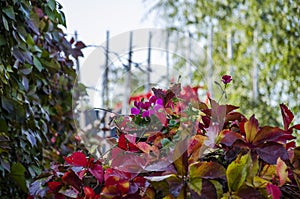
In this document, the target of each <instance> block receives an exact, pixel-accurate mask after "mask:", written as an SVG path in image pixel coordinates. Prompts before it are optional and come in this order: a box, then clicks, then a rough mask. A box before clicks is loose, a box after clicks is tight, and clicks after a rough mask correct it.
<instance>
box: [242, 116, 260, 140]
mask: <svg viewBox="0 0 300 199" xmlns="http://www.w3.org/2000/svg"><path fill="white" fill-rule="evenodd" d="M244 129H245V134H246V140H247V142H250V143H251V142H253V141H254V138H255V136H256V134H257V132H258V130H259V127H258V121H257V119H256V118H255V116H254V115H252V116H251V118H250V119H249V120H248V121H247V122H245V124H244Z"/></svg>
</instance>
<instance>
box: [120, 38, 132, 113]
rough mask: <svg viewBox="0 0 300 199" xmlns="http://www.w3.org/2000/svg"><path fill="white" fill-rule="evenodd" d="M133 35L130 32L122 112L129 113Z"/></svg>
mask: <svg viewBox="0 0 300 199" xmlns="http://www.w3.org/2000/svg"><path fill="white" fill-rule="evenodd" d="M132 37H133V32H130V35H129V52H128V65H127V66H126V76H125V88H124V89H125V90H124V98H123V105H122V113H123V114H128V109H129V104H128V102H129V98H130V93H131V74H130V73H131V64H132Z"/></svg>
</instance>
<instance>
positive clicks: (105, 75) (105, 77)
mask: <svg viewBox="0 0 300 199" xmlns="http://www.w3.org/2000/svg"><path fill="white" fill-rule="evenodd" d="M108 56H109V31H106V47H105V65H104V73H103V82H102V85H103V89H102V106H103V107H104V108H106V109H107V108H108V101H109V96H108V73H109V66H108V60H109V57H108Z"/></svg>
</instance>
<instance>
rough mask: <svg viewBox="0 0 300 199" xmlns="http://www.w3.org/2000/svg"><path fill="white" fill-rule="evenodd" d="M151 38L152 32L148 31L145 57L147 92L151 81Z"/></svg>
mask: <svg viewBox="0 0 300 199" xmlns="http://www.w3.org/2000/svg"><path fill="white" fill-rule="evenodd" d="M151 40H152V32H151V31H150V32H149V40H148V59H147V71H146V75H147V80H146V85H145V93H148V92H149V91H150V82H151V76H150V75H151V72H152V70H151V50H152V49H151Z"/></svg>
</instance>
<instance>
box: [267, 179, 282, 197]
mask: <svg viewBox="0 0 300 199" xmlns="http://www.w3.org/2000/svg"><path fill="white" fill-rule="evenodd" d="M266 189H267V192H268V193H269V194H270V195H271V196H272V198H273V199H280V196H281V191H280V189H279V188H278V187H277V186H275V185H273V184H271V183H269V184H268V185H267V186H266Z"/></svg>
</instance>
